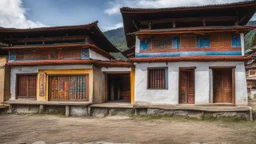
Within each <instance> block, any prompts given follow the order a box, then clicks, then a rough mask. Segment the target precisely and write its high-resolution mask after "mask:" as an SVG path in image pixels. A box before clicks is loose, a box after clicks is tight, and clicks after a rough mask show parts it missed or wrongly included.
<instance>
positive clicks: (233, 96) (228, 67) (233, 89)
mask: <svg viewBox="0 0 256 144" xmlns="http://www.w3.org/2000/svg"><path fill="white" fill-rule="evenodd" d="M209 68H210V69H212V80H213V70H214V69H231V70H232V104H233V105H236V84H235V83H236V81H235V80H236V78H235V74H236V66H210V67H209ZM212 82H213V81H212ZM213 88H214V87H213V86H212V92H213ZM213 97H214V95H213V94H212V99H213ZM212 103H213V101H212ZM213 104H214V103H213Z"/></svg>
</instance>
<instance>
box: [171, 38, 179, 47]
mask: <svg viewBox="0 0 256 144" xmlns="http://www.w3.org/2000/svg"><path fill="white" fill-rule="evenodd" d="M172 48H174V49H179V48H180V37H173V38H172Z"/></svg>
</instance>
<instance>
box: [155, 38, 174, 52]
mask: <svg viewBox="0 0 256 144" xmlns="http://www.w3.org/2000/svg"><path fill="white" fill-rule="evenodd" d="M161 40H166V41H167V40H168V41H169V42H170V44H169V45H167V47H166V48H155V46H154V44H155V43H156V41H161ZM151 42H152V47H151V49H152V50H166V49H174V48H173V37H165V38H152V40H151ZM175 49H177V48H175Z"/></svg>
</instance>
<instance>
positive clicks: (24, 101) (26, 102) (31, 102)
mask: <svg viewBox="0 0 256 144" xmlns="http://www.w3.org/2000/svg"><path fill="white" fill-rule="evenodd" d="M4 103H5V104H23V105H74V106H88V105H90V104H91V102H88V101H36V100H29V99H17V100H8V101H5V102H4Z"/></svg>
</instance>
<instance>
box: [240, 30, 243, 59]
mask: <svg viewBox="0 0 256 144" xmlns="http://www.w3.org/2000/svg"><path fill="white" fill-rule="evenodd" d="M240 39H241V52H242V56H244V33H241V34H240Z"/></svg>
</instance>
